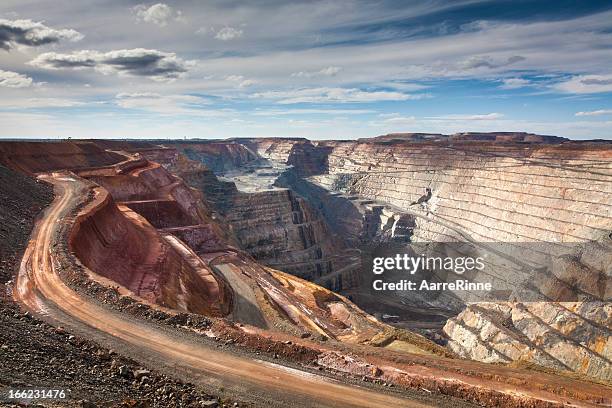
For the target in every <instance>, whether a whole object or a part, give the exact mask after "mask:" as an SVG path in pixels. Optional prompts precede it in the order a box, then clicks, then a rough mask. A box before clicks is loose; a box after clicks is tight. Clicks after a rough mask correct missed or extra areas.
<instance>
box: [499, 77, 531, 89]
mask: <svg viewBox="0 0 612 408" xmlns="http://www.w3.org/2000/svg"><path fill="white" fill-rule="evenodd" d="M529 85H531V81H529V80H527V79H523V78H505V79H502V85H501V86H500V88H501V89H518V88H524V87H526V86H529Z"/></svg>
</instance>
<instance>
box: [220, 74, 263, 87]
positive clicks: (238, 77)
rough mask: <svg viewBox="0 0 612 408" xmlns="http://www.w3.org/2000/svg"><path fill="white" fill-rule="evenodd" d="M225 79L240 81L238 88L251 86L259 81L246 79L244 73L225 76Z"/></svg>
mask: <svg viewBox="0 0 612 408" xmlns="http://www.w3.org/2000/svg"><path fill="white" fill-rule="evenodd" d="M225 80H226V81H230V82H236V83H238V88H248V87H249V86H253V85H255V84H256V83H257V81H256V80H254V79H246V78H245V77H244V76H242V75H228V76H226V77H225Z"/></svg>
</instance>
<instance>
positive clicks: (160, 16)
mask: <svg viewBox="0 0 612 408" xmlns="http://www.w3.org/2000/svg"><path fill="white" fill-rule="evenodd" d="M134 12H135V13H136V16H137V17H138V19H140V20H141V21H145V22H147V23H152V24H156V25H158V26H160V27H165V26H167V25H168V23H169V22H170V21H171V20H181V19H182V13H181V12H180V11H175V10H174V9H173V8H172V7H170V6H168V5H167V4H164V3H157V4H154V5H152V6H150V7H147V6H146V5H144V4H139V5H137V6H135V7H134Z"/></svg>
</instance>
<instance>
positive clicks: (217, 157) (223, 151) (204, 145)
mask: <svg viewBox="0 0 612 408" xmlns="http://www.w3.org/2000/svg"><path fill="white" fill-rule="evenodd" d="M166 145H167V146H170V147H172V148H174V149H176V150H177V151H179V152H180V153H183V154H184V155H185V156H187V157H188V158H189V159H191V160H194V161H197V162H201V163H203V164H205V165H206V167H208V168H209V169H211V170H212V171H213V172H215V173H222V172H224V171H227V170H232V169H236V168H238V167H241V166H243V165H244V164H246V163H249V162H252V161H254V160H257V158H258V155H257V153H255V152H254V151H252V150H251V149H249V147H248V146H245V145H242V144H239V143H232V142H229V143H228V142H222V143H217V142H200V143H171V142H169V143H166Z"/></svg>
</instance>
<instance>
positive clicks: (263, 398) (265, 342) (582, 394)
mask: <svg viewBox="0 0 612 408" xmlns="http://www.w3.org/2000/svg"><path fill="white" fill-rule="evenodd" d="M0 164H1V166H2V167H1V169H2V171H3V173H2V174H3V175H4V174H5V173H6V177H4V176H3V177H4V178H3V179H2V189H3V190H5V191H4V192H3V194H4V196H6V197H9V196H11V195H15V194H17V193H15V192H14V191H18V190H19V189H20V188H22V187H20V186H22V185H27V186H28V187H27V188H28V189H32V190H31V191H38V190H36V189H39V188H43V187H44V188H46V189H47V190H45V191H48V192H47V193H44V194H47V195H48V194H50V191H51V190H52V191H53V199H52V200H51V199H50V198H49V199H46V201H44V200H43V199H42V198H41V199H40V203H44V204H41V206H42V207H45V206H46V207H45V208H44V209H43V211H42V212H41V213H40V214H39V215H38V216H37V218H35V219H34V218H33V217H34V215H30V216H29V217H30V218H31V219H32V222H33V225H34V228H33V230H32V232H31V235H30V238H29V241H26V243H25V244H24V245H25V247H24V248H23V252H22V253H20V256H21V255H22V256H23V258H22V259H21V260H20V261H19V259H18V260H17V262H16V263H15V265H16V266H15V271H14V275H13V276H12V279H11V277H9V278H8V279H9V280H8V281H7V282H6V287H7V291H8V292H7V293H10V294H11V296H12V298H13V299H14V300H15V301H16V302H17V303H18V304H19V305H20V307H21V308H22V310H25V311H27V312H28V313H30V314H31V315H32V314H33V315H34V316H36V318H38V319H41V320H42V321H44V322H45V324H51V325H52V326H54V327H55V328H56V329H55V330H56V331H57V330H61V331H62V332H68V333H71V334H72V335H73V336H72V337H74V336H77V338H83V339H88V340H90V341H93V342H95V344H97V345H98V346H99V347H103V348H105V349H108V350H111V351H112V352H111V354H113V353H114V354H117V355H119V356H121V358H129V359H132V360H133V361H135V362H136V364H138V365H140V366H142V367H144V368H142V369H140V370H136V371H134V373H132V372H131V371H130V370H127V369H125V367H126V366H125V365H122V366H121V367H123V368H121V367H119V368H116V367H113V369H115V368H116V369H117V370H119V371H118V373H119V374H118V376H119V377H124V378H125V379H126V381H127V384H130V383H132V381H133V383H132V384H133V386H134V387H138V388H139V389H140V387H141V385H142V384H145V382H146V381H145V380H142V378H143V377H144V378H145V379H148V378H150V377H152V376H153V375H155V374H156V373H157V374H159V375H167V376H169V377H170V378H173V379H176V380H177V381H178V380H180V381H186V382H188V383H192V384H194V386H195V387H197V388H198V389H200V390H203V391H204V392H206V393H208V394H210V395H213V396H216V397H215V398H216V399H213V400H210V401H204V402H203V401H201V400H197V401H196V400H193V401H192V400H190V399H189V398H190V397H185V398H184V400H182V402H180V404H179V403H178V402H176V404H175V405H176V406H223V405H227V404H229V402H228V401H231V403H232V404H234V403H235V404H236V406H272V407H276V406H278V407H287V406H304V407H313V406H317V407H319V406H334V407H400V406H406V407H421V406H449V407H460V406H465V407H468V406H491V407H498V406H503V407H557V406H581V407H591V406H610V405H612V385H611V381H612V362H611V360H612V336H611V327H612V303H611V297H612V285H611V284H610V282H611V278H612V143H610V142H605V141H585V142H577V141H569V140H566V139H563V138H559V137H553V136H540V135H534V134H523V133H462V134H454V135H438V134H409V133H406V134H391V135H385V136H380V137H376V138H371V139H360V140H351V141H344V140H338V141H309V140H306V139H289V138H287V139H283V138H253V139H230V140H181V141H178V140H175V141H129V140H126V141H119V140H83V141H75V140H71V141H56V142H53V141H38V142H25V141H12V142H2V143H0ZM24 180H25V181H24ZM18 183H19V184H18ZM13 184H14V185H13ZM23 188H25V187H23ZM27 191H30V190H27ZM29 194H30V196H31V197H34V196H35V193H34V192H32V193H29ZM36 194H42V195H44V194H43V193H38V192H36ZM36 197H38V195H36ZM45 197H46V196H45ZM24 200H25V199H24ZM2 205H3V206H4V207H2V208H3V213H2V214H3V216H4V215H5V214H8V213H11V212H12V211H14V209H13V208H12V207H6V206H7V205H8V204H6V203H5V204H2ZM11 205H13V204H11ZM14 205H15V206H16V207H18V206H19V203H16V204H14ZM23 205H28V206H30V204H28V201H27V200H25V201H24V204H23ZM32 205H33V204H32ZM18 218H20V217H18ZM26 218H27V217H26V216H25V215H24V216H23V218H21V219H13V218H10V217H8V218H7V217H4V218H3V219H4V220H6V228H9V227H10V228H12V227H11V226H12V225H13V224H15V225H19V223H22V224H23V223H24V222H25V221H24V220H25V219H26ZM28 219H29V218H28ZM21 229H23V228H21ZM11 231H12V230H11ZM27 231H29V230H27ZM27 231H26V233H27ZM397 251H400V252H402V251H403V252H402V253H410V254H419V256H423V257H425V256H435V255H440V254H441V255H444V256H446V257H450V258H452V259H457V258H459V257H463V258H464V257H466V256H474V257H478V259H482V262H483V265H484V267H483V269H484V270H483V271H481V273H465V274H464V275H462V276H461V278H462V279H465V280H466V282H473V283H485V282H489V283H491V282H492V285H493V286H494V288H493V290H492V291H489V292H486V293H485V292H479V291H462V290H434V291H431V292H430V291H417V292H411V291H407V290H393V291H389V290H384V291H380V290H376V289H375V288H374V286H375V285H373V282H374V281H375V280H376V279H384V280H385V281H389V282H392V281H399V280H401V279H404V278H406V274H403V273H402V272H401V271H398V270H394V271H389V272H385V273H384V274H382V275H380V276H377V275H376V274H373V273H372V269H371V268H370V267H369V263H368V262H369V261H371V259H372V257H376V256H391V255H393V254H394V253H396V252H397ZM406 251H408V252H406ZM4 257H5V255H4V254H3V258H4ZM3 262H4V260H3ZM439 269H440V268H427V270H425V271H422V273H424V274H425V275H423V276H426V278H427V280H428V282H434V283H435V282H447V281H449V280H452V279H451V278H453V276H451V275H452V272H448V271H446V272H445V271H441V270H439ZM418 276H420V275H414V276H413V278H415V277H418ZM415 279H416V278H415ZM3 283H4V281H3ZM436 287H437V288H440V287H442V286H441V285H438V286H436ZM20 313H21V312H20ZM41 324H42V323H41ZM24 336H27V334H24ZM3 347H4V346H3ZM117 358H119V357H117ZM113 361H115V360H113ZM96 367H97V366H96ZM66 370H68V367H67V368H66ZM92 370H95V369H92ZM143 372H146V373H147V374H142V373H143ZM113 375H115V374H113ZM143 381H144V382H143ZM78 384H79V383H78V378H77V379H76V380H75V382H74V383H72V385H71V387H72V388H78ZM134 384H135V385H134ZM3 385H7V386H8V385H10V384H3ZM164 386H167V385H163V386H162V385H159V387H160V389H161V388H163V387H164ZM142 387H145V385H142ZM151 387H154V388H155V387H157V385H156V383H154V384H153V385H149V388H151ZM153 391H155V389H153ZM161 394H163V391H160V392H157V397H155V398H158V397H159V395H161ZM159 398H162V397H159ZM163 398H166V397H165V396H164V397H163ZM168 398H169V399H168V400H167V402H166V403H165V404H167V405H166V406H173V403H170V402H168V401H174V400H171V399H170V398H173V397H170V396H168ZM154 401H157V400H154ZM192 403H193V405H190V404H192ZM156 404H157V405H156ZM181 404H182V405H181ZM203 404H209V405H203ZM215 404H217V405H215ZM153 405H155V406H164V405H163V404H162V403H161V402H155V404H153ZM126 406H127V405H126ZM232 406H233V405H232Z"/></svg>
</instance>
